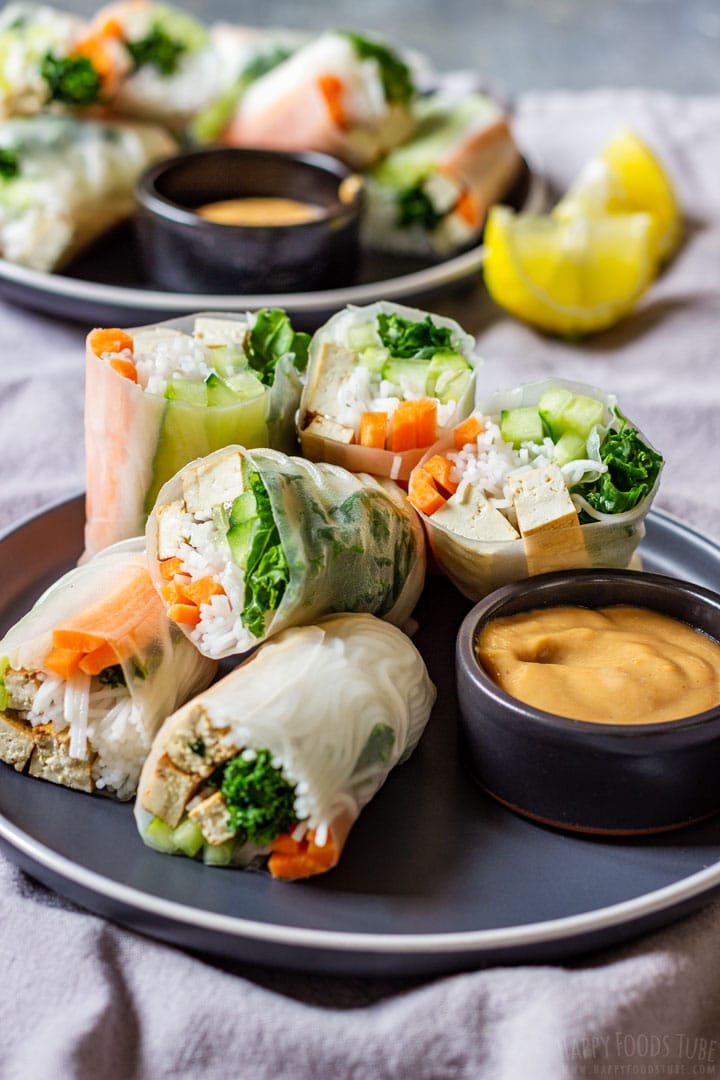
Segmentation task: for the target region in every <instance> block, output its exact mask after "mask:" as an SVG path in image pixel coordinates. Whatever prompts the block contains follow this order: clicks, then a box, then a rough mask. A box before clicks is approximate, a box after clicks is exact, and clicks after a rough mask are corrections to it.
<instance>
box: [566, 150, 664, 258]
mask: <svg viewBox="0 0 720 1080" xmlns="http://www.w3.org/2000/svg"><path fill="white" fill-rule="evenodd" d="M638 211H639V212H641V213H647V214H650V217H651V218H652V241H653V248H654V250H655V252H656V253H657V257H658V260H659V261H663V260H665V259H667V258H669V256H670V255H672V253H673V252H674V251H675V249H676V248H677V246H678V244H679V242H680V236H681V233H682V216H681V212H680V207H679V205H678V201H677V198H676V196H675V192H674V191H673V186H672V183H671V182H670V179H669V177H668V175H667V173H666V172H665V170H664V169H663V167H662V165H661V164H660V162H659V161H658V160H657V158H656V157H655V155H654V154H653V153H652V151H651V150H650V149H649V147H647V146H646V145H645V143H644V142H643V141H642V139H640V138H639V137H638V136H637V135H636V134H635V132H634V131H631V130H629V129H627V130H623V131H620V132H618V134H617V135H615V136H614V138H612V139H611V140H610V142H609V143H607V145H606V146H605V148H604V149H603V150H602V151H601V152H600V154H599V155H598V156H597V157H595V158H592V159H591V160H590V161H589V162H588V163H587V165H585V167H584V168H583V169H582V170H581V172H580V174H579V175H578V177H577V179H576V180H575V181H574V183H573V184H572V185H571V186H570V188H569V190H568V191H567V193H566V194H565V195H564V196H563V198H562V199H561V200H560V202H559V203H558V204H557V206H556V207H555V209H554V210H553V215H554V216H555V217H557V218H560V219H561V220H567V219H569V218H572V217H575V216H577V215H578V214H581V215H587V216H591V217H595V216H597V215H599V214H617V213H620V214H628V213H635V212H638Z"/></svg>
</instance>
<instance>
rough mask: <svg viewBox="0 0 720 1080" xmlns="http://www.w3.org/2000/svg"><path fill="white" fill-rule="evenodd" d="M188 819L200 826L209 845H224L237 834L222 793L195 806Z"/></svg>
mask: <svg viewBox="0 0 720 1080" xmlns="http://www.w3.org/2000/svg"><path fill="white" fill-rule="evenodd" d="M188 817H189V818H190V819H191V820H192V821H194V822H195V824H196V825H197V826H198V828H199V829H200V832H201V833H202V834H203V836H204V837H205V839H206V840H207V842H208V844H223V843H225V841H226V840H230V839H231V838H232V837H233V836H234V835H235V833H236V832H237V829H234V828H232V826H231V825H230V811H229V810H228V806H227V803H226V802H225V799H224V797H223V794H222V792H221V791H215V792H213V794H212V795H210V796H209V797H208V798H207V799H203V801H202V802H201V803H198V805H197V806H194V807H193V808H192V810H191V811H190V812H189V814H188Z"/></svg>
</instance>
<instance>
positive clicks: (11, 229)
mask: <svg viewBox="0 0 720 1080" xmlns="http://www.w3.org/2000/svg"><path fill="white" fill-rule="evenodd" d="M175 147H176V144H175V141H174V140H173V139H172V138H171V136H170V135H168V134H167V133H166V132H165V131H163V130H162V129H161V128H159V127H154V126H152V125H149V124H129V123H114V122H112V123H111V122H105V121H103V122H100V121H97V120H78V119H75V118H74V117H71V116H58V115H54V114H43V115H41V116H34V117H18V118H15V119H11V120H5V121H3V122H0V255H2V257H3V258H4V259H7V260H8V261H9V262H14V263H20V264H22V265H24V266H28V267H31V268H32V269H33V270H41V271H50V270H57V269H59V268H62V266H63V265H64V264H65V263H66V262H68V261H69V260H70V259H71V258H72V257H73V256H74V255H76V254H77V253H78V252H79V251H80V250H81V249H82V248H83V247H85V246H86V245H87V244H88V243H90V241H92V240H94V239H95V238H96V237H98V236H100V235H101V234H102V233H103V232H104V231H105V230H106V229H108V228H110V227H111V226H112V225H114V224H116V223H117V222H119V221H121V220H122V219H123V218H126V217H129V216H130V215H131V214H132V213H133V211H134V208H135V198H134V186H135V182H136V180H137V178H138V176H139V175H140V173H141V172H142V171H143V169H144V168H145V167H146V166H147V165H149V164H151V163H152V162H153V161H156V160H158V159H159V158H161V157H164V156H165V155H167V154H171V153H173V151H174V150H175Z"/></svg>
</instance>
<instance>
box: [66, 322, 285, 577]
mask: <svg viewBox="0 0 720 1080" xmlns="http://www.w3.org/2000/svg"><path fill="white" fill-rule="evenodd" d="M203 314H204V313H199V314H194V315H189V316H185V317H182V318H179V319H170V320H167V321H166V322H162V323H154V324H150V325H148V326H141V327H134V328H133V329H131V330H128V331H127V332H128V333H129V334H130V335H131V337H134V336H135V335H138V334H141V333H145V332H147V331H158V332H162V331H164V330H167V331H168V332H170V333H172V332H178V331H179V332H180V333H184V334H189V335H192V332H193V326H194V323H195V320H196V319H197V318H198V317H200V316H202V315H203ZM209 317H211V318H214V319H223V320H228V321H231V322H237V323H238V325H241V326H242V324H243V323H247V317H243V316H239V315H236V314H226V313H217V312H213V313H212V314H211V315H210V316H209ZM90 337H91V335H88V339H87V343H86V360H85V457H86V463H87V464H86V524H85V557H88V556H90V555H93V554H95V553H96V552H97V551H99V550H100V549H101V548H103V547H107V546H109V545H110V544H114V543H116V542H117V541H119V540H123V539H125V538H128V537H133V536H139V535H141V534H142V533H143V532H144V531H145V523H146V521H147V516H148V514H149V512H150V510H151V509H152V507H153V504H154V502H155V499H156V497H157V494H158V492H159V490H160V488H161V487H162V485H163V484H164V483H165V482H166V481H167V480H169V479H170V477H171V476H173V475H174V473H175V472H176V471H177V470H178V469H179V468H182V466H183V465H185V464H187V463H188V462H189V461H192V460H193V459H194V458H197V457H204V456H205V455H207V454H210V453H212V452H213V451H215V450H219V449H220V448H221V447H223V446H228V445H231V444H234V443H241V444H242V445H244V446H253V447H255V446H270V447H273V448H275V449H278V450H282V451H283V452H292V451H293V450H294V449H295V448H296V446H297V441H296V436H295V414H296V412H297V407H298V403H299V401H300V393H301V389H302V384H301V381H300V375H299V373H298V371H297V370H296V369H295V367H294V365H293V362H292V358H291V356H290V355H286V356H283V357H281V358H280V359H279V360H278V362H277V366H276V368H275V378H274V381H273V385H272V386H268V387H266V388H265V390H264V392H263V393H262V394H260V395H257V396H256V397H251V398H247V399H245V400H242V401H238V402H234V403H232V404H227V405H194V404H192V403H191V402H188V401H182V400H177V399H174V400H171V399H169V398H166V397H165V396H163V395H161V394H154V393H148V392H147V391H146V390H143V389H142V387H140V386H139V385H138V384H137V383H135V382H133V381H132V379H129V378H126V377H125V376H123V375H121V374H120V373H118V372H117V371H115V370H114V369H113V368H112V367H111V366H110V364H109V363H108V362H107V361H106V360H102V359H101V358H100V357H99V356H97V355H96V354H95V353H94V352H93V350H92V348H91V346H90Z"/></svg>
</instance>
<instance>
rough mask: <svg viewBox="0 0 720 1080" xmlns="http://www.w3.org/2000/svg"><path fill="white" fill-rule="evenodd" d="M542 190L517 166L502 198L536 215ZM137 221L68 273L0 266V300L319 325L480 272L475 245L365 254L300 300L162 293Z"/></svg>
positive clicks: (97, 315) (150, 316) (126, 320)
mask: <svg viewBox="0 0 720 1080" xmlns="http://www.w3.org/2000/svg"><path fill="white" fill-rule="evenodd" d="M545 200H546V185H545V181H544V179H543V176H542V173H541V172H540V170H539V169H538V168H536V167H532V168H531V167H530V166H528V165H527V164H526V163H525V162H524V163H523V171H522V174H521V176H520V177H519V179H518V181H517V182H516V183H515V185H514V186H513V188H512V190H511V191H509V192H508V194H507V197H506V201H507V202H508V203H509V205H511V206H514V207H516V208H518V209H519V208H521V207H522V208H523V209H525V210H540V209H541V208H542V207H543V206H544V203H545ZM136 227H137V222H136V221H134V220H131V221H126V222H123V223H122V224H120V225H119V226H116V227H115V228H114V229H112V230H111V231H110V232H109V233H106V234H105V235H104V236H103V237H101V238H100V239H99V240H97V241H95V243H94V244H93V245H92V246H91V247H90V248H88V249H87V250H86V251H84V252H83V253H82V254H81V255H80V256H78V257H77V258H76V259H75V260H74V261H73V262H72V263H70V264H69V265H68V266H66V267H65V268H64V269H63V271H62V273H45V272H43V271H40V270H32V269H29V268H28V267H26V266H18V265H17V264H15V263H10V262H6V261H5V260H4V259H0V297H3V298H4V299H6V300H10V301H12V302H13V303H17V304H21V305H22V306H24V307H29V308H32V309H34V310H37V311H43V312H45V313H46V314H49V315H58V316H60V317H61V318H64V319H77V320H78V321H80V322H84V323H93V324H95V325H102V324H104V325H111V324H113V323H115V324H117V325H118V326H132V325H143V324H145V323H147V322H154V321H157V320H161V319H170V318H174V317H175V316H177V315H187V314H190V313H192V312H194V311H231V312H245V311H250V310H256V309H258V308H262V307H281V308H284V310H285V311H287V313H288V314H289V315H291V316H292V317H293V321H294V322H295V323H296V325H298V326H306V327H308V328H312V327H316V326H319V325H320V323H321V322H323V321H324V320H325V319H326V318H327V317H328V316H329V315H330V314H332V312H334V311H337V310H338V309H340V308H342V307H344V306H345V305H346V304H371V303H374V302H375V301H376V300H394V301H401V300H403V301H408V300H419V299H420V298H421V297H431V296H433V295H434V294H436V293H439V292H442V291H444V290H447V289H448V288H450V287H451V286H453V285H456V284H458V283H460V282H463V281H466V280H468V279H470V278H472V277H473V276H474V275H476V274H477V273H478V272H479V271H480V269H481V267H482V259H483V250H482V247H481V246H476V247H473V248H472V249H471V250H469V251H465V252H463V253H462V254H459V255H455V256H453V257H452V258H450V259H446V260H444V261H442V262H434V263H431V264H428V263H427V262H422V261H421V260H419V259H405V258H400V257H394V256H391V255H383V256H379V255H373V254H372V253H370V252H367V251H366V252H363V254H362V257H361V261H360V266H359V267H358V271H357V282H356V284H353V285H349V286H347V287H345V288H341V289H324V290H319V291H316V292H305V293H273V294H267V295H263V294H249V295H228V294H207V293H179V292H165V291H160V290H158V289H156V288H155V286H154V284H153V282H152V281H151V280H149V279H147V278H146V277H145V275H144V273H143V269H142V266H141V263H140V259H139V256H138V253H137V250H136V243H135V229H136Z"/></svg>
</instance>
